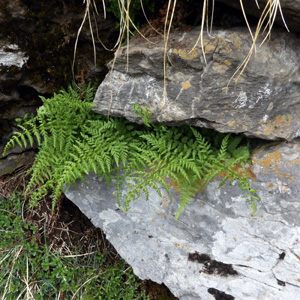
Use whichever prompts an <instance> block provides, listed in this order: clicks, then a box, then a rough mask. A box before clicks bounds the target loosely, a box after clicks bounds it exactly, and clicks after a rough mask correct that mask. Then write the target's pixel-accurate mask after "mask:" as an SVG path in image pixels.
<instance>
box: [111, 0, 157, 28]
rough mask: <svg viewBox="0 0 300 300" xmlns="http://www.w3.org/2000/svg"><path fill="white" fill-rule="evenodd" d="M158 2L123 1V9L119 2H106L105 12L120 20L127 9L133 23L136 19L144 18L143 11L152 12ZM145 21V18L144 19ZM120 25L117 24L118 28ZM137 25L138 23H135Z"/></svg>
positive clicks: (113, 0)
mask: <svg viewBox="0 0 300 300" xmlns="http://www.w3.org/2000/svg"><path fill="white" fill-rule="evenodd" d="M156 2H158V1H153V0H152V1H151V0H143V1H141V0H132V1H126V0H125V1H124V7H122V3H121V1H120V0H108V5H107V11H109V12H111V13H113V14H114V16H115V17H116V18H117V19H118V20H121V15H122V12H123V15H122V18H124V17H125V16H124V15H125V14H126V12H125V11H126V10H127V9H128V12H129V16H130V19H131V20H132V21H133V22H135V21H136V19H137V18H140V17H141V16H143V17H144V15H143V11H144V9H146V10H147V11H150V12H154V8H155V4H156ZM129 9H130V10H129ZM144 19H145V18H144ZM119 25H120V23H118V26H119ZM136 25H138V23H136Z"/></svg>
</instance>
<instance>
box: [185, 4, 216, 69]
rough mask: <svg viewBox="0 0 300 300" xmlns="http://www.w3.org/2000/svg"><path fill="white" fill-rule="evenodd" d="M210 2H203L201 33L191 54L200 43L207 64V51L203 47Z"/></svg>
mask: <svg viewBox="0 0 300 300" xmlns="http://www.w3.org/2000/svg"><path fill="white" fill-rule="evenodd" d="M208 2H209V0H204V2H203V8H202V20H201V28H200V33H199V36H198V39H197V41H196V43H195V44H194V46H193V48H192V49H191V50H190V52H192V51H193V50H194V49H195V48H196V47H197V45H198V43H199V42H200V45H201V50H202V55H203V59H204V62H205V64H207V61H206V57H205V50H204V45H203V31H204V24H205V19H206V16H207V8H208V4H209V3H208ZM213 2H214V0H213Z"/></svg>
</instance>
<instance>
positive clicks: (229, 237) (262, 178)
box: [67, 142, 300, 300]
mask: <svg viewBox="0 0 300 300" xmlns="http://www.w3.org/2000/svg"><path fill="white" fill-rule="evenodd" d="M299 150H300V143H299V142H295V143H290V144H278V145H276V144H275V145H267V146H264V147H262V148H260V149H258V150H256V151H255V153H254V154H253V158H252V162H253V167H252V172H253V174H252V182H251V184H252V187H254V188H256V190H257V195H258V196H259V197H260V198H261V201H260V202H259V203H258V211H257V213H256V215H255V218H252V217H251V213H252V211H251V208H250V207H249V206H247V205H246V203H245V199H244V198H243V193H242V192H241V190H240V189H239V187H238V186H237V183H235V184H234V185H233V186H225V187H224V188H221V189H220V188H219V187H218V185H219V180H215V181H213V182H211V183H209V184H208V186H207V187H206V189H205V190H204V191H202V192H201V193H199V194H197V196H196V197H195V198H194V200H193V202H192V203H191V204H190V205H189V206H187V208H186V209H185V211H184V212H183V213H182V215H181V216H180V218H179V220H178V221H175V215H176V212H177V209H178V206H179V199H178V194H177V193H176V192H175V191H172V192H171V194H170V195H168V194H167V193H166V192H163V195H162V197H159V196H158V195H157V194H156V192H155V191H153V190H151V189H149V191H150V195H149V200H148V201H145V200H144V199H140V200H138V201H135V202H132V203H131V209H130V210H129V211H128V212H126V213H125V212H123V211H121V210H120V209H119V208H118V206H117V203H116V199H115V197H114V196H113V194H114V192H115V191H114V188H113V187H108V186H107V184H106V182H105V180H104V179H102V178H99V177H97V176H96V175H93V174H90V175H88V176H86V180H87V184H86V186H85V185H83V184H82V183H79V182H78V186H77V188H75V187H71V188H70V189H69V191H68V192H67V197H68V198H69V199H71V200H72V201H73V202H74V203H75V204H76V205H78V207H79V208H80V209H81V210H82V211H83V213H84V214H85V215H86V216H88V217H89V218H90V219H91V221H92V222H93V224H95V225H96V226H98V227H101V228H103V229H104V232H105V233H106V236H107V238H108V239H109V240H110V242H111V243H112V244H113V245H114V247H115V248H116V250H117V251H118V253H120V255H121V256H122V257H123V258H124V259H125V260H126V261H127V262H128V263H129V264H130V265H131V266H132V268H133V270H134V272H135V273H136V274H137V275H138V276H139V277H140V278H142V279H146V278H150V279H152V280H153V281H156V282H158V283H162V282H163V283H165V284H166V285H167V286H168V287H169V289H170V290H171V291H172V292H173V294H174V295H175V296H177V297H179V298H180V299H181V300H187V299H188V300H199V299H203V300H215V299H230V300H231V299H236V300H253V299H264V300H282V299H296V298H297V297H298V295H299V293H300V259H299V257H300V248H299V234H300V218H299V216H300V203H299V194H300V190H299V187H300V178H299V172H300V164H299V162H300V154H299V153H300V151H299ZM127 192H128V188H127V187H126V186H125V187H124V190H123V193H124V194H126V193H127ZM221 296H222V297H221ZM218 297H219V298H218Z"/></svg>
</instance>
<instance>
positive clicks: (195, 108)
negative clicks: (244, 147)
mask: <svg viewBox="0 0 300 300" xmlns="http://www.w3.org/2000/svg"><path fill="white" fill-rule="evenodd" d="M199 32H200V29H199V28H195V29H193V30H192V31H190V32H185V33H173V34H172V35H170V38H169V43H168V51H167V56H166V57H167V61H166V72H165V81H164V40H163V38H161V37H154V38H150V40H151V42H152V44H151V43H149V42H147V41H145V40H144V39H142V38H135V39H133V40H132V41H131V42H130V46H129V49H127V47H123V48H121V50H120V51H119V53H118V54H117V57H116V61H115V63H114V64H112V63H111V64H110V68H112V71H111V73H109V74H108V75H107V76H106V79H105V80H104V82H102V83H101V85H100V86H99V89H98V91H97V94H96V97H95V101H94V103H95V104H96V105H97V107H96V108H95V111H97V112H99V113H102V114H107V113H108V111H109V112H110V115H112V116H123V117H126V118H127V119H129V120H131V121H135V122H139V121H140V120H139V118H138V117H137V116H136V115H135V113H134V110H133V107H132V105H133V104H138V105H140V106H141V107H144V108H145V107H147V108H148V109H149V110H150V111H151V112H152V113H153V116H152V120H153V121H158V122H164V123H168V124H171V125H180V124H183V123H187V124H190V125H193V126H198V127H208V128H213V129H215V130H217V131H221V132H235V133H244V134H245V135H248V136H254V137H259V138H263V139H267V140H277V139H286V140H288V141H291V140H293V139H294V138H296V137H298V136H300V125H299V124H300V117H299V115H300V114H299V112H300V77H299V75H298V74H299V67H300V65H299V61H300V39H299V37H298V36H296V35H293V34H292V33H287V32H285V31H283V30H278V29H275V28H274V29H273V31H272V36H271V39H270V40H269V41H268V42H267V43H264V44H263V45H262V46H261V47H260V46H259V45H260V43H261V42H262V37H260V38H259V39H258V41H257V48H256V54H255V55H254V54H253V57H252V59H251V60H250V61H249V64H248V65H247V67H246V69H245V70H244V73H243V76H241V78H240V80H239V82H238V84H237V86H234V85H235V82H234V80H232V81H231V82H230V84H229V86H228V83H229V81H230V79H231V77H232V75H233V74H234V73H235V71H236V70H237V68H238V66H239V65H240V64H241V63H242V62H243V61H244V59H245V57H246V56H247V55H248V53H249V50H250V48H251V37H250V34H249V32H248V31H247V29H246V28H234V29H226V30H214V31H213V33H212V36H208V35H207V34H204V37H203V45H204V46H203V50H204V52H205V59H206V62H205V61H204V56H203V53H202V47H201V43H200V42H198V44H197V40H198V38H199ZM127 50H128V51H127ZM127 54H128V56H127ZM254 56H255V57H254ZM127 58H128V60H127ZM227 86H228V89H227ZM164 87H166V90H165V93H164ZM111 96H112V98H111Z"/></svg>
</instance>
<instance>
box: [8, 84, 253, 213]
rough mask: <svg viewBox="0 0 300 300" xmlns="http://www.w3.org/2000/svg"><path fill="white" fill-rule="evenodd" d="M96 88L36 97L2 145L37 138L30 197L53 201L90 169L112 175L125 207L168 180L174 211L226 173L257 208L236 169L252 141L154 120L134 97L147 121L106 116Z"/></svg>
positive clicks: (23, 143) (72, 88)
mask: <svg viewBox="0 0 300 300" xmlns="http://www.w3.org/2000/svg"><path fill="white" fill-rule="evenodd" d="M94 93H95V89H94V88H92V87H91V86H90V85H88V86H86V87H85V89H79V88H77V87H76V86H75V85H73V86H70V87H69V88H68V90H67V91H66V90H62V91H61V92H60V93H57V94H54V96H53V97H52V98H51V99H46V98H44V97H41V99H42V101H43V105H42V106H41V107H40V108H38V109H37V115H36V116H32V117H31V118H28V117H26V118H24V121H23V123H22V122H19V124H18V126H19V128H20V129H21V130H22V131H21V132H16V133H15V134H14V135H13V137H12V138H11V140H10V141H9V142H8V144H7V145H6V147H5V150H4V153H6V152H7V151H8V149H10V148H12V147H14V146H15V145H16V144H18V145H19V146H20V147H26V146H27V144H28V142H29V144H30V145H31V146H32V145H33V144H34V141H35V140H36V141H37V144H38V146H39V152H38V154H37V155H36V158H35V162H34V165H33V167H32V168H31V169H30V174H31V179H30V181H29V184H28V186H27V190H26V194H30V192H32V193H31V200H32V201H34V203H35V202H36V201H38V200H39V199H40V198H41V197H44V196H45V195H46V194H47V193H48V192H51V193H52V199H53V202H52V207H53V208H54V207H55V205H56V202H57V200H58V198H59V196H60V195H61V193H62V192H63V190H64V188H65V187H66V186H67V187H69V186H70V184H76V180H78V179H81V180H82V181H83V182H85V177H84V175H85V174H88V173H90V172H94V173H96V174H98V175H99V176H102V177H103V178H104V179H105V180H106V182H107V184H110V183H111V182H112V181H113V182H114V186H115V189H116V198H117V201H118V204H119V205H120V206H121V207H122V209H124V210H127V209H129V207H130V202H131V201H134V200H136V199H138V198H139V197H140V196H141V195H142V194H144V195H145V196H146V199H148V197H149V191H148V188H149V187H151V188H153V189H154V190H155V191H156V192H157V193H158V195H161V188H160V187H163V188H164V189H165V190H166V191H167V192H168V193H169V185H168V182H169V180H173V181H174V182H175V183H176V185H177V186H178V190H179V193H180V196H179V197H180V206H179V210H178V214H177V217H176V218H178V217H179V215H180V213H181V212H182V211H183V210H184V208H185V207H186V206H187V205H188V204H189V202H190V201H191V199H192V198H193V197H194V195H195V193H196V192H197V191H199V190H201V189H202V188H203V187H204V186H205V185H206V184H207V183H208V182H210V181H211V180H213V178H214V177H216V176H217V175H220V174H223V176H224V177H223V180H222V181H221V184H224V183H225V181H227V180H229V181H231V182H232V181H234V180H240V187H241V189H242V190H245V191H246V192H247V195H245V196H246V201H247V203H249V205H251V206H252V208H253V211H254V210H255V209H256V206H255V202H256V201H257V200H258V197H257V196H255V191H254V190H253V189H251V188H250V184H249V183H248V182H247V178H246V177H245V174H244V173H243V172H242V171H236V170H235V167H236V165H237V164H238V163H246V162H247V161H248V160H249V157H250V151H249V145H248V146H239V145H240V143H241V141H242V138H240V137H236V136H231V135H230V134H227V135H225V134H219V133H218V134H216V133H214V132H212V131H211V130H204V129H203V130H197V129H195V128H192V127H189V126H182V127H167V126H166V125H164V124H153V123H152V122H151V121H150V116H151V112H150V111H149V110H147V109H142V108H141V107H139V106H137V105H134V110H135V112H136V114H137V115H138V116H140V117H141V118H142V120H143V122H144V124H145V125H146V126H144V127H142V126H140V125H137V124H133V123H130V122H129V121H127V120H125V119H122V118H109V119H108V118H106V117H105V116H101V115H99V114H96V113H94V112H93V111H92V108H93V107H94V105H93V104H92V103H91V102H92V100H93V95H94ZM224 174H225V175H224ZM125 180H129V181H130V182H131V183H130V184H129V186H128V187H129V189H130V190H129V192H128V194H127V195H123V190H122V186H123V183H124V181H125ZM122 201H123V203H122Z"/></svg>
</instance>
